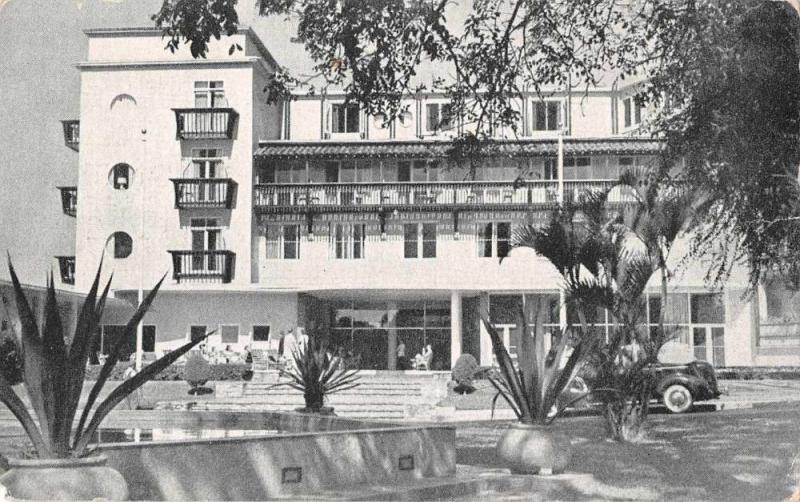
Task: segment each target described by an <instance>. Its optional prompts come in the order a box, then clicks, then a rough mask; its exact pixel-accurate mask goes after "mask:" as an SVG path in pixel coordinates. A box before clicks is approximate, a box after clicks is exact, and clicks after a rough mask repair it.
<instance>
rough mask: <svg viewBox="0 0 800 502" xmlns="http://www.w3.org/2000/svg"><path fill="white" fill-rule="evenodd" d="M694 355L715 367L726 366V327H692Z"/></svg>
mask: <svg viewBox="0 0 800 502" xmlns="http://www.w3.org/2000/svg"><path fill="white" fill-rule="evenodd" d="M692 344H693V346H694V357H695V359H697V360H699V361H708V362H710V363H711V364H713V365H714V366H715V367H720V366H725V328H724V327H723V326H694V327H692Z"/></svg>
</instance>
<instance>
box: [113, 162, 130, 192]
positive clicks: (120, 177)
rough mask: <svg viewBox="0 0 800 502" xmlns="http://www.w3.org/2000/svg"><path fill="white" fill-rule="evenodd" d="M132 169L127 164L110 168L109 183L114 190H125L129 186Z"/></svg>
mask: <svg viewBox="0 0 800 502" xmlns="http://www.w3.org/2000/svg"><path fill="white" fill-rule="evenodd" d="M132 177H133V168H131V166H129V165H128V164H117V165H115V166H114V167H112V168H111V173H110V175H109V178H110V179H109V181H110V182H111V186H112V187H114V190H127V189H128V188H130V186H131V178H132Z"/></svg>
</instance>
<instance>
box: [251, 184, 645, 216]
mask: <svg viewBox="0 0 800 502" xmlns="http://www.w3.org/2000/svg"><path fill="white" fill-rule="evenodd" d="M615 183H616V182H615V181H612V180H581V181H565V182H564V200H565V201H575V200H577V199H578V197H579V196H580V194H581V193H583V192H585V191H587V190H597V189H609V188H612V187H613V186H614V184H615ZM609 200H610V201H611V202H612V203H613V202H617V203H624V202H630V201H632V200H633V193H632V192H631V191H630V189H626V188H622V187H620V188H618V189H614V190H612V192H611V194H610V197H609ZM558 201H559V183H558V181H555V180H546V181H517V182H511V181H475V182H427V183H417V182H397V183H309V184H261V185H256V186H255V193H254V204H255V207H256V209H257V210H258V211H260V212H264V213H282V212H320V213H323V212H358V211H370V210H377V209H383V210H387V209H388V210H394V209H398V210H408V211H447V210H452V211H464V210H520V211H524V210H530V209H548V208H552V207H556V205H557V204H558Z"/></svg>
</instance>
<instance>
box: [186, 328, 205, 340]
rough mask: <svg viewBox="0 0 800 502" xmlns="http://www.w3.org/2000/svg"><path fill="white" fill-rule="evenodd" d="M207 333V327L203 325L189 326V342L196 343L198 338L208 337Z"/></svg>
mask: <svg viewBox="0 0 800 502" xmlns="http://www.w3.org/2000/svg"><path fill="white" fill-rule="evenodd" d="M207 332H208V330H207V329H206V326H205V325H202V326H200V325H193V326H189V340H190V341H195V340H197V339H198V338H203V337H204V336H206V333H207Z"/></svg>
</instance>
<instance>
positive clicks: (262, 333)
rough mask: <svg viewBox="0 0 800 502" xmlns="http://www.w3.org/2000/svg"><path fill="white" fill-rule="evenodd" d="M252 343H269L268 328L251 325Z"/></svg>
mask: <svg viewBox="0 0 800 502" xmlns="http://www.w3.org/2000/svg"><path fill="white" fill-rule="evenodd" d="M253 341H254V342H268V341H269V326H265V325H259V324H254V325H253Z"/></svg>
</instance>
